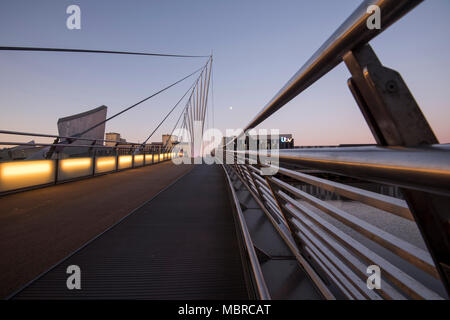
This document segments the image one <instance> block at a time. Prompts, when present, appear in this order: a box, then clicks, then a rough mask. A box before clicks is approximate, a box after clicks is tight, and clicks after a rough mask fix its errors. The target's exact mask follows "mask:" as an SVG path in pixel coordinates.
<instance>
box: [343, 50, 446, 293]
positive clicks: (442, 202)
mask: <svg viewBox="0 0 450 320" xmlns="http://www.w3.org/2000/svg"><path fill="white" fill-rule="evenodd" d="M344 62H345V64H346V65H347V67H348V69H349V70H350V73H351V74H352V78H350V79H349V81H348V85H349V88H350V90H351V92H352V94H353V96H354V98H355V100H356V102H357V103H358V106H359V108H360V109H361V112H362V113H363V115H364V118H365V119H366V122H367V124H368V125H369V127H370V129H371V131H372V134H373V136H374V138H375V140H376V141H377V143H378V144H379V145H384V146H419V145H431V144H437V143H439V142H438V139H437V138H436V136H435V135H434V133H433V131H432V129H431V127H430V125H429V124H428V122H427V120H426V119H425V116H424V115H423V113H422V111H421V110H420V107H419V106H418V104H417V102H416V101H415V99H414V97H413V95H412V94H411V92H410V91H409V89H408V87H407V85H406V83H405V81H404V80H403V79H402V77H401V76H400V74H399V73H398V72H397V71H395V70H392V69H389V68H386V67H384V66H383V65H382V64H381V62H380V60H379V59H378V58H377V56H376V54H375V52H374V51H373V49H372V48H371V47H370V45H368V44H367V45H364V46H362V47H360V48H358V49H356V50H353V51H350V52H348V53H347V54H346V55H345V56H344ZM402 193H403V195H404V197H405V200H406V201H407V203H408V206H409V208H410V210H411V212H412V214H413V216H414V218H415V221H416V223H417V226H418V227H419V229H420V231H421V233H422V236H423V238H424V241H425V243H426V244H427V247H428V250H429V252H430V254H431V256H432V257H433V260H434V263H435V265H436V268H437V270H438V272H439V275H440V277H441V279H442V282H443V284H444V286H445V288H446V290H447V293H448V294H449V295H450V274H449V271H448V268H447V267H446V266H448V265H450V240H449V221H450V210H449V209H448V208H449V207H450V198H448V197H443V196H439V195H435V194H431V193H427V192H422V191H415V190H410V189H402Z"/></svg>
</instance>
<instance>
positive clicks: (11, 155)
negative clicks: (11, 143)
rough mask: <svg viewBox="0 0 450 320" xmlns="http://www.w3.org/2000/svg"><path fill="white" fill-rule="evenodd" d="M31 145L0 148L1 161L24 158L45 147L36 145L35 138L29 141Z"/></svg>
mask: <svg viewBox="0 0 450 320" xmlns="http://www.w3.org/2000/svg"><path fill="white" fill-rule="evenodd" d="M28 143H29V144H30V146H17V147H11V148H4V149H0V162H1V161H11V160H24V159H27V158H28V157H30V156H31V155H33V154H35V153H36V152H38V151H40V150H42V149H43V147H36V146H34V140H31V141H30V142H28Z"/></svg>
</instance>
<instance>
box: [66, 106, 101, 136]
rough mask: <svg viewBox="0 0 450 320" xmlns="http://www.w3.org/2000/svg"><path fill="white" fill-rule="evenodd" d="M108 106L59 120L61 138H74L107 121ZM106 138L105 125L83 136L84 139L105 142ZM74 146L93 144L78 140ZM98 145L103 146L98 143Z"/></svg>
mask: <svg viewBox="0 0 450 320" xmlns="http://www.w3.org/2000/svg"><path fill="white" fill-rule="evenodd" d="M107 109H108V108H107V107H106V106H101V107H98V108H95V109H92V110H89V111H86V112H82V113H78V114H75V115H72V116H68V117H65V118H60V119H59V120H58V133H59V135H60V136H66V137H70V136H74V135H77V134H79V133H81V132H83V131H85V130H87V129H89V128H91V127H93V126H94V125H96V124H98V123H100V122H102V121H104V120H106V112H107ZM104 136H105V124H104V123H103V124H102V125H100V126H98V127H97V128H95V129H92V130H91V131H89V132H87V133H85V134H83V135H82V137H83V138H90V139H100V140H103V137H104ZM72 144H91V143H90V142H88V141H86V140H78V141H75V142H73V143H72ZM97 144H103V143H102V142H97Z"/></svg>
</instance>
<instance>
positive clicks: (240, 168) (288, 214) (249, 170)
mask: <svg viewBox="0 0 450 320" xmlns="http://www.w3.org/2000/svg"><path fill="white" fill-rule="evenodd" d="M306 152H307V153H308V152H309V151H306ZM339 152H340V150H336V153H339ZM231 153H232V154H234V159H235V163H234V164H227V165H226V167H228V168H229V170H232V171H233V172H234V173H235V174H236V175H237V176H238V177H239V179H240V180H241V181H242V183H243V184H244V186H245V187H246V188H247V190H248V191H249V192H250V193H251V195H252V196H253V198H254V199H255V201H256V202H257V203H258V204H259V206H260V207H261V208H262V209H263V210H264V211H265V213H266V215H267V216H268V217H270V218H271V221H272V223H273V224H274V225H275V227H276V229H277V230H278V232H279V233H280V234H281V235H282V237H283V239H285V241H286V242H287V244H288V245H290V248H291V249H292V250H293V252H296V253H297V254H299V255H300V256H297V258H298V261H299V263H300V264H301V265H302V266H303V267H304V268H305V270H310V272H309V273H310V274H311V276H312V277H317V274H322V275H323V276H324V277H326V278H327V279H328V280H329V281H330V282H331V283H332V284H333V286H334V287H335V288H338V292H339V294H343V295H344V296H345V297H346V298H348V299H411V298H412V299H432V300H438V299H443V298H445V297H446V293H445V289H444V287H443V286H442V284H441V282H440V280H441V278H440V276H439V273H438V271H437V270H436V266H435V264H434V262H433V259H432V258H431V255H430V253H429V252H428V251H427V250H426V249H423V248H422V247H419V246H418V245H416V244H413V243H411V242H409V241H406V240H404V239H403V238H401V237H399V236H398V235H397V234H396V235H394V234H392V233H390V232H387V231H385V230H384V229H383V228H380V227H378V226H375V225H374V224H371V223H369V222H368V221H365V220H364V219H362V218H359V217H358V216H357V215H354V214H351V213H349V212H347V211H346V210H343V209H341V208H339V207H336V206H335V205H334V204H333V202H329V201H323V200H320V199H319V198H317V197H315V196H313V195H311V194H309V193H306V192H304V191H302V190H300V188H299V187H298V183H299V182H301V183H306V184H309V185H314V186H318V187H320V188H322V189H324V190H329V191H332V192H335V193H336V194H339V195H341V196H344V197H346V198H348V199H349V200H350V201H353V202H355V203H361V204H363V205H364V206H367V207H372V208H376V209H378V210H377V212H378V213H380V214H385V215H390V214H391V215H395V216H396V217H397V218H396V219H397V220H395V219H394V220H390V219H388V220H389V221H394V222H395V221H397V222H398V223H400V224H403V223H404V222H402V220H405V221H414V218H413V215H412V214H411V212H410V211H409V208H408V205H407V203H406V202H405V201H404V200H401V199H397V198H393V197H390V196H386V195H381V194H378V193H375V192H371V191H367V190H364V189H361V188H356V187H353V186H348V185H345V184H342V183H338V182H335V181H331V180H327V179H323V178H319V177H317V176H314V175H310V174H306V173H302V172H301V170H291V169H286V168H282V167H281V166H280V167H278V168H276V169H277V170H278V173H277V175H274V176H266V175H262V171H261V168H263V167H267V166H266V165H263V164H261V163H257V164H252V163H250V160H249V157H245V156H244V155H245V153H242V152H231ZM295 153H297V152H295V151H293V154H291V155H290V162H289V163H290V164H292V163H293V161H292V158H293V157H294V154H295ZM298 153H299V154H300V153H301V152H298ZM264 154H266V153H265V152H264ZM308 154H310V153H308ZM321 156H322V155H321V153H320V152H318V154H317V156H316V157H317V158H320V157H321ZM238 158H239V161H238ZM309 160H311V159H309ZM301 161H302V160H299V163H301ZM282 164H283V163H282ZM404 169H407V166H405V168H404ZM427 183H430V181H428V182H427ZM364 210H367V209H364ZM391 223H392V222H391ZM283 230H284V231H283ZM286 230H289V232H286ZM289 239H294V240H295V243H296V246H295V247H293V246H292V243H290V241H289ZM374 243H375V245H374ZM388 251H389V252H390V253H387V252H388ZM303 258H306V260H304V259H303ZM369 265H377V266H379V267H380V268H381V270H382V274H383V282H382V287H381V288H380V289H379V290H374V291H372V290H369V289H368V288H367V286H366V281H367V277H368V274H367V272H366V269H367V267H368V266H369Z"/></svg>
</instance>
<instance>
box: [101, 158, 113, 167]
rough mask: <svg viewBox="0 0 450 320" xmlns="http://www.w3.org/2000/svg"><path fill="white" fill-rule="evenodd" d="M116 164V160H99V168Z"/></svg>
mask: <svg viewBox="0 0 450 320" xmlns="http://www.w3.org/2000/svg"><path fill="white" fill-rule="evenodd" d="M114 164H116V159H114V158H113V159H97V167H98V168H99V167H104V166H110V165H114Z"/></svg>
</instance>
